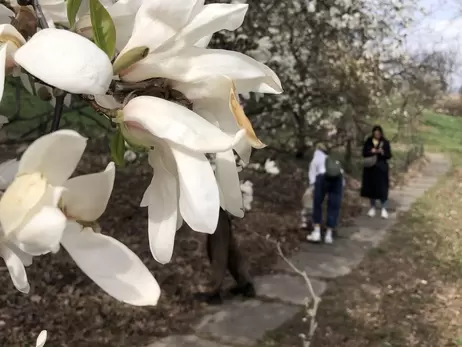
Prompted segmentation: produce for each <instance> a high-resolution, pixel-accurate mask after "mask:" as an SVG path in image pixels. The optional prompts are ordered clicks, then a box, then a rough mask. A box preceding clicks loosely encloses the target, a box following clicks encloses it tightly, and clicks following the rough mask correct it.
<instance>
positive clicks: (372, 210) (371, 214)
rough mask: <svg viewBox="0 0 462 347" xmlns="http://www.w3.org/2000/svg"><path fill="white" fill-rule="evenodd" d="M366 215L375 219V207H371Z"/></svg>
mask: <svg viewBox="0 0 462 347" xmlns="http://www.w3.org/2000/svg"><path fill="white" fill-rule="evenodd" d="M367 215H368V216H369V217H371V218H372V217H375V207H371V209H370V210H369V212H367Z"/></svg>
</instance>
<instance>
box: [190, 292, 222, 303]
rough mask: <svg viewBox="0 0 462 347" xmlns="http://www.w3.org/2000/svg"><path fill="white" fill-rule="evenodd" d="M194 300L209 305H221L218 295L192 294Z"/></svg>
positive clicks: (219, 295) (206, 293) (208, 293)
mask: <svg viewBox="0 0 462 347" xmlns="http://www.w3.org/2000/svg"><path fill="white" fill-rule="evenodd" d="M194 299H196V300H197V301H202V302H205V303H207V304H209V305H222V304H223V299H222V297H221V294H220V293H210V292H201V293H196V294H194Z"/></svg>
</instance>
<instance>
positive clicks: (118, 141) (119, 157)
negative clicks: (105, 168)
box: [110, 129, 125, 166]
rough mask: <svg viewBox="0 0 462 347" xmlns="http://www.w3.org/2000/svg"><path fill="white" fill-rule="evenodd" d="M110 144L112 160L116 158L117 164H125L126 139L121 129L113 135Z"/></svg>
mask: <svg viewBox="0 0 462 347" xmlns="http://www.w3.org/2000/svg"><path fill="white" fill-rule="evenodd" d="M110 146H111V156H112V160H114V162H115V163H116V165H117V166H124V165H125V160H124V154H125V139H124V136H123V135H122V132H121V131H120V129H119V130H117V132H116V133H115V134H114V136H112V138H111V143H110Z"/></svg>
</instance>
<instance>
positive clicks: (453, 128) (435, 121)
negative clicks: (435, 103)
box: [421, 111, 462, 153]
mask: <svg viewBox="0 0 462 347" xmlns="http://www.w3.org/2000/svg"><path fill="white" fill-rule="evenodd" d="M421 133H422V134H421V136H422V138H423V141H424V143H425V146H426V148H427V149H428V150H432V151H435V152H456V153H460V152H462V118H459V117H452V116H448V115H444V114H440V113H435V112H432V111H426V112H425V113H424V115H423V120H422V126H421Z"/></svg>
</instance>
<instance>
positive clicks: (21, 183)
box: [0, 173, 47, 236]
mask: <svg viewBox="0 0 462 347" xmlns="http://www.w3.org/2000/svg"><path fill="white" fill-rule="evenodd" d="M46 191H47V182H46V180H45V179H44V178H43V177H42V176H41V174H40V173H33V174H27V175H22V176H19V177H17V178H16V179H15V180H14V181H13V183H11V185H10V186H9V187H8V188H7V189H6V191H5V193H4V194H3V196H2V198H1V199H0V223H1V226H2V228H3V231H4V233H5V235H6V236H8V235H9V234H10V233H12V232H13V231H14V230H15V229H16V228H18V227H19V226H20V225H21V223H23V222H24V220H25V218H26V217H27V216H28V215H29V213H30V211H31V210H32V209H34V208H35V207H37V205H38V204H39V203H40V202H41V201H42V199H43V198H44V197H45V195H46Z"/></svg>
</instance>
